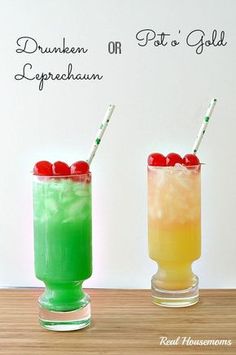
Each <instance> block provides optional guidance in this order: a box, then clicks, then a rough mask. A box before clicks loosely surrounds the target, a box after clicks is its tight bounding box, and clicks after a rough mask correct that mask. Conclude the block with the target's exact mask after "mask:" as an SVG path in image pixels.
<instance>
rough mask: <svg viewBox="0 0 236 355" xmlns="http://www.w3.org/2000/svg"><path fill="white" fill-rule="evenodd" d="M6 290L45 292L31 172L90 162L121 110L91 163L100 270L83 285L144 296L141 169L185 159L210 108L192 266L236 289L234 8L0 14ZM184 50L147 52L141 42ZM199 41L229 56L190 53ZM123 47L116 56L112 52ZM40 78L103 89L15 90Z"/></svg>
mask: <svg viewBox="0 0 236 355" xmlns="http://www.w3.org/2000/svg"><path fill="white" fill-rule="evenodd" d="M0 6H1V11H0V33H1V38H0V48H1V50H0V53H1V54H0V77H1V80H0V89H1V105H0V117H1V129H0V151H1V154H0V160H1V165H0V167H1V174H0V286H38V285H41V283H40V282H39V281H37V280H36V278H35V277H34V271H33V235H32V209H31V204H32V201H31V198H32V196H31V173H30V172H31V169H32V166H33V164H34V162H36V161H37V160H41V159H47V160H51V161H55V160H65V161H67V162H68V163H72V162H73V161H76V160H79V159H86V157H87V154H88V150H89V148H90V145H91V143H92V141H93V139H94V135H95V133H96V130H97V128H98V126H99V123H100V121H101V119H102V117H103V115H104V112H105V110H106V108H107V106H108V104H109V103H114V104H116V110H115V112H114V115H113V118H112V121H111V122H110V126H109V128H108V130H107V132H106V134H105V136H104V139H103V142H102V144H101V146H100V148H99V150H98V152H97V155H96V158H95V160H94V162H93V166H92V172H93V230H94V233H93V254H94V258H93V265H94V272H93V276H92V277H91V279H90V280H88V281H87V282H86V286H90V287H119V288H126V287H128V288H146V287H149V285H150V278H151V276H152V274H153V273H154V272H155V270H156V266H155V264H154V263H153V262H152V261H151V260H150V259H149V258H148V253H147V220H146V158H147V155H148V154H149V153H150V152H152V151H160V152H163V153H164V154H167V153H168V152H171V151H175V152H178V153H180V154H185V153H187V152H189V151H190V149H191V146H192V144H193V141H194V139H195V136H196V134H197V131H198V129H199V127H200V125H201V120H202V116H203V114H204V113H205V110H206V108H207V106H208V103H209V101H210V99H211V98H212V97H216V98H218V103H217V106H216V109H215V113H214V116H213V117H212V120H211V122H210V124H209V127H208V131H207V133H206V137H205V139H204V141H203V142H202V145H201V148H200V150H199V157H200V158H201V160H202V161H203V162H205V163H206V165H205V166H204V168H203V178H202V222H203V223H202V240H203V245H202V257H201V259H200V260H199V261H198V262H196V263H195V264H194V270H195V272H196V273H197V274H198V276H199V277H200V285H201V287H205V288H215V287H219V288H228V287H229V288H230V287H236V276H235V270H236V257H235V251H236V250H235V249H236V248H235V246H236V243H235V237H236V233H235V173H236V171H235V129H236V125H235V121H236V115H235V112H236V99H235V89H236V70H235V63H236V25H235V12H236V2H235V1H234V0H224V1H217V2H216V1H214V0H211V1H210V0H208V1H207V0H204V1H203V0H202V1H191V0H185V1H183V0H182V1H175V0H173V1H170V0H169V1H157V0H139V1H135V0H129V1H123V2H122V1H120V0H119V1H118V0H100V1H96V0H94V1H91V0H86V1H85V0H83V1H80V0H76V1H75V0H70V1H67V0H54V1H53V0H38V1H36V0H34V1H32V0H18V1H16V0H5V1H4V0H1V1H0ZM145 28H149V29H153V30H155V31H157V32H162V31H165V32H168V33H170V34H173V37H174V38H175V36H177V34H178V31H179V30H181V33H180V34H179V37H178V38H179V39H180V40H181V43H180V45H179V46H177V47H176V48H171V47H170V46H169V45H168V46H165V47H163V46H162V47H155V46H153V45H148V46H146V47H140V46H139V45H138V42H137V40H136V33H137V32H138V31H139V30H142V29H145ZM195 29H202V30H203V31H205V33H206V34H207V35H206V39H208V38H209V37H211V32H212V30H213V29H217V30H218V31H219V32H220V31H222V30H224V31H225V41H227V45H226V46H224V47H223V46H219V47H213V46H210V47H206V48H205V49H204V51H203V53H202V54H201V55H197V54H196V53H195V48H193V47H189V46H187V45H186V43H185V37H186V35H187V34H188V33H190V32H191V31H193V30H195ZM21 36H30V37H33V38H35V39H37V41H38V42H39V44H40V45H42V46H51V47H53V46H59V45H61V43H62V38H63V37H66V40H67V41H68V45H69V46H75V47H76V46H78V45H80V46H84V47H86V48H88V49H89V50H88V52H87V53H86V54H83V55H76V54H44V55H43V54H40V53H38V52H36V53H34V54H26V53H21V54H19V53H16V48H17V46H16V40H17V39H18V38H19V37H21ZM109 41H120V42H121V44H122V47H121V48H122V54H117V55H114V54H113V55H112V54H109V53H108V51H107V45H108V42H109ZM27 62H29V63H31V64H32V66H33V69H32V72H34V73H37V72H38V73H41V72H43V71H44V72H48V71H52V72H55V73H57V72H58V73H63V72H65V71H66V67H67V65H68V63H70V62H71V63H72V64H73V67H74V71H75V72H82V73H100V74H102V75H103V79H102V80H101V81H87V82H85V81H47V82H45V85H44V89H43V90H42V91H39V90H38V83H37V82H36V81H29V80H21V81H17V80H15V79H14V75H16V74H19V73H22V68H23V65H24V64H25V63H27Z"/></svg>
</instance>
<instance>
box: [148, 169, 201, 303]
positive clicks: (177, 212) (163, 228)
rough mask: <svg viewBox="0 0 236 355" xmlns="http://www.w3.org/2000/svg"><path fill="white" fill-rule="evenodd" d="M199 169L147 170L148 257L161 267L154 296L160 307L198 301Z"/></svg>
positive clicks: (155, 283) (156, 277)
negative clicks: (195, 266) (194, 269)
mask: <svg viewBox="0 0 236 355" xmlns="http://www.w3.org/2000/svg"><path fill="white" fill-rule="evenodd" d="M200 168H201V166H200V165H196V166H188V167H186V166H183V165H181V164H177V165H175V166H149V167H148V239H149V255H150V257H151V258H152V259H153V260H154V261H155V262H157V263H158V272H157V274H156V275H154V277H153V279H152V294H153V299H154V302H155V303H159V304H161V305H166V306H175V307H177V306H187V305H190V304H193V303H196V302H197V301H198V287H197V286H198V285H197V284H198V279H197V277H196V276H195V275H194V274H193V273H192V269H191V265H192V262H193V261H194V260H197V259H198V258H199V257H200V253H201V207H200V205H201V201H200V198H201V193H200Z"/></svg>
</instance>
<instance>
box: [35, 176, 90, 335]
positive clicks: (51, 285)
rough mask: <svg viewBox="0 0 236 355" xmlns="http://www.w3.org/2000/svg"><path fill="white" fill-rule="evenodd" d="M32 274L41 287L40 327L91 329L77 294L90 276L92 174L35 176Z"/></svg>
mask: <svg viewBox="0 0 236 355" xmlns="http://www.w3.org/2000/svg"><path fill="white" fill-rule="evenodd" d="M33 201H34V254H35V274H36V277H37V278H38V279H40V280H42V281H43V282H44V284H45V291H44V293H43V294H42V295H41V296H40V297H39V322H40V324H41V326H43V327H44V328H47V329H50V330H61V331H66V330H76V329H81V328H84V327H86V326H88V325H89V324H90V299H89V296H88V295H87V294H86V293H84V291H83V289H82V284H83V281H84V280H86V279H88V278H89V277H90V276H91V274H92V218H91V175H90V173H88V174H85V175H77V176H76V175H73V176H68V177H66V176H54V177H48V176H45V177H42V176H34V181H33Z"/></svg>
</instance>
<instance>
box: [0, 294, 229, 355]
mask: <svg viewBox="0 0 236 355" xmlns="http://www.w3.org/2000/svg"><path fill="white" fill-rule="evenodd" d="M41 292H42V290H41V289H1V290H0V354H3V355H38V354H39V355H41V354H42V355H52V354H53V355H59V354H60V355H62V354H63V355H68V354H76V355H78V354H79V355H80V354H81V355H108V354H109V355H126V354H127V355H141V354H142V355H154V354H155V355H156V354H161V355H162V354H163V355H165V354H171V355H172V354H179V355H183V354H191V355H195V354H204V355H206V354H221V355H224V354H236V290H202V291H201V294H200V295H201V301H200V302H199V303H198V304H196V305H194V306H192V307H188V308H179V309H173V308H172V309H170V308H162V307H158V306H156V305H154V304H152V303H151V298H150V291H148V290H111V289H89V290H87V292H88V293H89V294H90V296H91V300H92V317H93V322H92V324H91V326H90V327H88V328H85V329H83V330H78V331H74V332H52V331H48V330H45V329H42V328H41V327H40V326H39V324H38V319H37V314H38V309H37V298H38V296H39V294H40V293H41ZM161 337H166V338H167V339H166V338H161ZM178 337H179V338H178ZM184 337H186V338H185V342H186V341H187V339H190V340H189V342H191V341H193V340H195V341H196V340H204V339H205V340H214V341H216V340H226V341H227V342H229V343H230V341H231V342H232V345H231V346H230V345H224V346H222V345H218V346H217V345H205V346H204V345H195V346H194V345H185V344H182V342H183V339H184ZM189 337H190V338H189ZM161 339H164V340H162V342H168V341H171V340H172V341H173V340H174V341H175V342H177V343H178V345H164V344H161Z"/></svg>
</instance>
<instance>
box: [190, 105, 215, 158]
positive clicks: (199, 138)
mask: <svg viewBox="0 0 236 355" xmlns="http://www.w3.org/2000/svg"><path fill="white" fill-rule="evenodd" d="M215 104H216V99H212V100H211V102H210V105H209V107H208V109H207V112H206V115H205V116H204V119H203V122H202V125H201V128H200V130H199V132H198V135H197V138H196V140H195V142H194V145H193V149H192V152H193V154H196V153H197V151H198V148H199V146H200V144H201V141H202V138H203V136H204V134H205V132H206V129H207V125H208V122H209V120H210V118H211V115H212V112H213V110H214V107H215Z"/></svg>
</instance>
